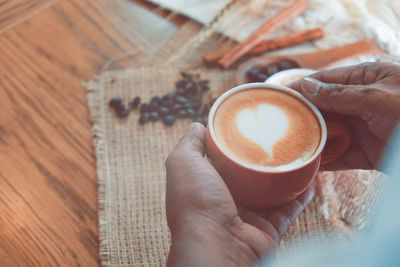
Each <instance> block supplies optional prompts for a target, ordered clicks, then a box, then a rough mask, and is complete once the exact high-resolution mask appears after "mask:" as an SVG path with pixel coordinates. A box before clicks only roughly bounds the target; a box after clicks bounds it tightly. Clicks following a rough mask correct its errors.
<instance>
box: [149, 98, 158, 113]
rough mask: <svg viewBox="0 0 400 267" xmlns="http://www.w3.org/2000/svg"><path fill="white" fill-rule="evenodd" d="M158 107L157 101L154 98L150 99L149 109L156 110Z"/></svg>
mask: <svg viewBox="0 0 400 267" xmlns="http://www.w3.org/2000/svg"><path fill="white" fill-rule="evenodd" d="M157 109H158V102H157V101H156V100H152V101H151V102H150V105H149V110H150V111H156V110H157Z"/></svg>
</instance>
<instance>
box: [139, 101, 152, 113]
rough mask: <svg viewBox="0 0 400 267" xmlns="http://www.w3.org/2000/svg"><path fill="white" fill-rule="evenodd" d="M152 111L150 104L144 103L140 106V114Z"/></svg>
mask: <svg viewBox="0 0 400 267" xmlns="http://www.w3.org/2000/svg"><path fill="white" fill-rule="evenodd" d="M149 111H150V106H149V104H146V103H143V104H141V105H140V113H142V114H143V113H146V112H149Z"/></svg>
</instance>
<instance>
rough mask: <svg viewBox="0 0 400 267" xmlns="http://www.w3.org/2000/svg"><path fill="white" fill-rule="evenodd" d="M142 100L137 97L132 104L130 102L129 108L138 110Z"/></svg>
mask: <svg viewBox="0 0 400 267" xmlns="http://www.w3.org/2000/svg"><path fill="white" fill-rule="evenodd" d="M140 101H141V98H140V97H139V96H137V97H135V98H134V99H133V100H132V101H131V102H129V107H130V108H131V109H136V108H137V107H138V106H139V105H140Z"/></svg>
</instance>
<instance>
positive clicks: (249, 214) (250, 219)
mask: <svg viewBox="0 0 400 267" xmlns="http://www.w3.org/2000/svg"><path fill="white" fill-rule="evenodd" d="M238 210H239V217H240V218H241V219H242V220H243V222H245V223H248V224H250V225H252V226H254V227H256V228H258V229H260V230H261V231H263V232H265V233H267V234H268V235H269V236H270V237H272V238H273V239H274V241H275V242H276V243H277V244H278V243H279V241H280V236H279V234H278V231H277V230H276V229H275V227H274V226H273V225H272V224H271V222H269V221H268V220H267V219H265V218H263V217H262V216H260V215H259V214H257V213H256V212H255V211H252V210H249V209H248V208H246V207H241V206H239V207H238Z"/></svg>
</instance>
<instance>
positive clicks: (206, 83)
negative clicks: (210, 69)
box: [199, 80, 210, 86]
mask: <svg viewBox="0 0 400 267" xmlns="http://www.w3.org/2000/svg"><path fill="white" fill-rule="evenodd" d="M209 84H210V81H209V80H201V81H199V85H200V86H206V85H207V86H208V85H209Z"/></svg>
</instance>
